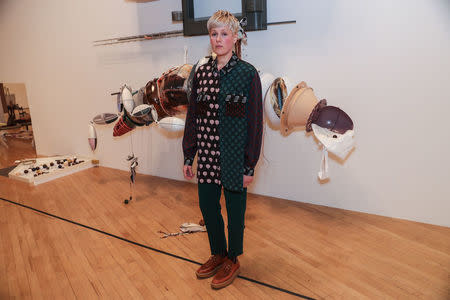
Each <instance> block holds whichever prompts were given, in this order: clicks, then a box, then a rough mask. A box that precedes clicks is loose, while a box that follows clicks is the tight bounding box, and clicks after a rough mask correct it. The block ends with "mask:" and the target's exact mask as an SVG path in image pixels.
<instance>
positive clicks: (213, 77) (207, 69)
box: [183, 10, 263, 288]
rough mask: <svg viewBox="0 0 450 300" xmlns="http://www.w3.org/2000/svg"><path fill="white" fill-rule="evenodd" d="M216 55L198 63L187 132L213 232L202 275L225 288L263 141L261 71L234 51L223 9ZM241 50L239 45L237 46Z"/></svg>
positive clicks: (215, 29)
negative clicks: (224, 213)
mask: <svg viewBox="0 0 450 300" xmlns="http://www.w3.org/2000/svg"><path fill="white" fill-rule="evenodd" d="M207 26H208V32H209V37H210V43H211V47H212V50H213V52H214V53H215V54H216V57H215V58H213V57H210V58H209V60H208V61H207V62H206V63H204V64H203V65H201V66H199V67H198V69H197V71H196V73H195V75H194V81H193V87H192V93H191V98H190V102H189V107H188V113H187V116H186V125H185V131H184V137H183V152H184V167H183V173H184V177H185V178H186V179H192V178H193V177H194V174H193V172H192V163H193V161H194V157H195V155H196V153H198V158H197V178H198V196H199V203H200V209H201V211H202V214H203V219H204V221H205V225H206V229H207V231H208V238H209V244H210V249H211V257H210V258H209V260H208V261H207V262H206V263H204V264H203V265H202V266H201V267H200V268H199V269H198V270H197V271H196V274H197V277H199V278H207V277H211V276H213V275H215V276H214V278H213V280H212V283H211V286H212V287H213V288H222V287H225V286H227V285H229V284H230V283H232V282H233V280H234V278H236V276H237V275H238V274H239V267H240V265H239V261H238V259H237V257H238V256H239V255H241V254H242V253H243V238H244V227H245V226H244V216H245V208H246V201H247V186H248V185H249V184H250V183H251V182H252V181H253V175H254V168H255V166H256V163H257V161H258V158H259V154H260V150H261V140H262V113H263V112H262V99H261V82H260V79H259V75H258V72H257V71H256V69H255V68H254V67H253V66H252V65H251V64H249V63H247V62H245V61H243V60H241V59H240V58H239V57H238V56H237V55H236V52H235V51H234V48H235V46H236V44H238V47H237V48H240V42H238V31H239V29H240V25H239V21H238V20H237V19H236V18H235V17H234V16H233V15H232V14H231V13H229V12H227V11H222V10H219V11H217V12H216V13H215V14H214V15H213V16H211V18H210V19H209V20H208V24H207ZM236 50H237V53H240V49H236ZM222 187H223V190H224V195H225V201H226V209H227V214H228V226H227V227H228V247H227V241H226V238H225V231H224V222H223V218H222V214H221V206H220V197H221V193H222Z"/></svg>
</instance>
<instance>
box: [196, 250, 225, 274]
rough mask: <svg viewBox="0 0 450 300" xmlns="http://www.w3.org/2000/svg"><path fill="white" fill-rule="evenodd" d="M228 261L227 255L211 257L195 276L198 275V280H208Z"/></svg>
mask: <svg viewBox="0 0 450 300" xmlns="http://www.w3.org/2000/svg"><path fill="white" fill-rule="evenodd" d="M226 259H227V256H226V255H225V256H224V255H220V254H216V255H211V257H210V258H209V259H208V261H207V262H205V263H204V264H203V265H202V266H201V267H200V268H199V269H198V270H197V271H195V274H197V277H198V278H208V277H211V276H213V275H214V274H216V273H217V271H218V270H219V269H220V267H221V266H222V264H223V262H224V261H225V260H226Z"/></svg>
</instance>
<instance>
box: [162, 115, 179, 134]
mask: <svg viewBox="0 0 450 300" xmlns="http://www.w3.org/2000/svg"><path fill="white" fill-rule="evenodd" d="M158 125H159V126H160V127H161V128H163V129H165V130H167V131H172V132H177V131H182V130H184V120H183V119H180V118H177V117H165V118H164V119H161V120H160V121H159V122H158Z"/></svg>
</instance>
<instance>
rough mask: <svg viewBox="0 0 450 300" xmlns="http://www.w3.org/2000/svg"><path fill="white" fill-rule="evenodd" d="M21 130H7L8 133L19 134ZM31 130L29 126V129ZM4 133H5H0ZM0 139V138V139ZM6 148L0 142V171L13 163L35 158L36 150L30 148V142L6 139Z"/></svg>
mask: <svg viewBox="0 0 450 300" xmlns="http://www.w3.org/2000/svg"><path fill="white" fill-rule="evenodd" d="M23 129H24V128H22V129H12V130H8V133H14V132H19V131H20V130H23ZM29 129H30V130H32V128H31V126H30V127H29ZM0 133H6V131H0ZM0 138H1V137H0ZM6 144H7V145H8V148H7V147H5V145H4V144H3V143H2V142H1V141H0V169H3V168H6V167H10V166H13V165H14V161H16V160H19V159H24V158H34V157H36V150H35V149H34V148H33V147H32V146H31V140H25V139H18V138H12V137H7V138H6Z"/></svg>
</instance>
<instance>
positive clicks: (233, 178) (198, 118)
mask: <svg viewBox="0 0 450 300" xmlns="http://www.w3.org/2000/svg"><path fill="white" fill-rule="evenodd" d="M193 80H194V81H193V87H192V93H191V98H190V102H189V107H188V113H187V116H186V124H185V132H184V138H183V152H184V156H185V164H187V165H192V163H193V161H194V157H195V154H196V153H197V154H198V158H197V178H198V182H199V183H214V184H218V185H222V184H223V185H224V187H226V188H229V189H231V190H242V175H244V174H246V175H249V176H252V175H253V172H254V171H253V170H254V167H255V165H256V163H257V161H258V158H259V153H260V149H261V140H262V100H261V84H260V80H259V75H258V73H257V71H256V70H255V69H254V67H253V66H251V65H250V64H248V63H246V62H244V61H242V60H240V59H239V58H238V57H237V56H236V55H235V54H234V53H233V55H232V57H231V59H230V60H229V61H228V63H227V64H226V65H225V66H224V67H223V68H222V69H221V70H220V71H219V70H218V69H217V61H216V60H214V59H212V58H210V59H209V60H208V62H207V63H205V64H203V65H201V66H200V67H198V69H197V71H196V73H195V75H194V79H193ZM244 90H245V91H244ZM224 141H225V143H224ZM234 147H236V148H237V151H234V150H233V148H234ZM221 152H226V153H221ZM224 154H225V155H224ZM225 158H228V159H225ZM230 162H231V163H230ZM224 163H226V166H224V165H223V164H224ZM224 167H225V174H223V168H224ZM224 175H226V176H225V178H224ZM239 178H240V181H241V182H239ZM224 179H225V180H224ZM224 181H225V182H224Z"/></svg>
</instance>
